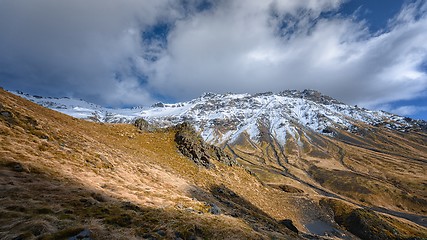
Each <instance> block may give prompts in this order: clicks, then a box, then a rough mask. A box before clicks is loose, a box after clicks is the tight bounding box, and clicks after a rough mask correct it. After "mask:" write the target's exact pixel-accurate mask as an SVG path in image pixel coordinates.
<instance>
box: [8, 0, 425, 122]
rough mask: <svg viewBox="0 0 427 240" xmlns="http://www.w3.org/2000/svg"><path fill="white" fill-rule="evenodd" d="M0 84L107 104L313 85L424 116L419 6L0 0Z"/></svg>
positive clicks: (378, 1)
mask: <svg viewBox="0 0 427 240" xmlns="http://www.w3.org/2000/svg"><path fill="white" fill-rule="evenodd" d="M0 86H2V87H4V88H6V89H9V90H21V91H24V92H28V93H31V94H38V95H44V96H69V97H76V98H82V99H85V100H88V101H91V102H95V103H98V104H101V105H104V106H112V107H123V106H133V105H149V104H152V103H153V102H157V101H166V102H174V101H184V100H189V99H192V98H194V97H197V96H199V95H201V94H202V93H203V92H218V93H225V92H236V93H241V92H249V93H256V92H265V91H273V92H278V91H281V90H285V89H298V90H303V89H316V90H319V91H321V92H323V93H324V94H327V95H329V96H332V97H334V98H337V99H339V100H341V101H344V102H346V103H349V104H358V105H361V106H365V107H368V108H373V109H384V110H387V111H391V112H394V113H398V114H402V115H405V116H411V117H415V118H422V119H426V120H427V1H423V0H419V1H416V0H411V1H404V0H375V1H372V0H180V1H179V0H156V1H152V0H121V1H118V0H73V1H68V0H31V1H30V0H0Z"/></svg>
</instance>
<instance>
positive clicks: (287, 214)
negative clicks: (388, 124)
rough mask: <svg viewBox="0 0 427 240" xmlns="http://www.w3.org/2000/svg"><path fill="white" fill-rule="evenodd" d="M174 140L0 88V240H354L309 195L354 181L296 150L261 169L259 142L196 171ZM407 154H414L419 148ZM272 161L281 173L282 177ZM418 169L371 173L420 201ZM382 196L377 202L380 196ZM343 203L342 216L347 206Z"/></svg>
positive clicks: (398, 226) (351, 161)
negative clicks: (316, 238)
mask: <svg viewBox="0 0 427 240" xmlns="http://www.w3.org/2000/svg"><path fill="white" fill-rule="evenodd" d="M174 137H175V130H173V129H170V130H163V131H160V130H159V131H154V132H144V131H140V130H138V129H137V128H136V127H134V126H132V125H127V124H102V123H92V122H87V121H83V120H78V119H75V118H71V117H69V116H66V115H63V114H60V113H57V112H54V111H52V110H49V109H45V108H43V107H40V106H38V105H36V104H33V103H31V102H28V101H26V100H24V99H22V98H19V97H16V96H14V95H12V94H10V93H7V92H5V91H3V90H0V141H1V145H0V189H1V191H0V216H1V217H0V239H68V238H70V237H75V236H77V235H79V234H80V236H83V235H90V237H91V238H92V239H144V238H145V239H299V238H310V237H312V235H313V234H319V235H324V232H322V231H323V230H320V231H319V230H318V228H319V225H320V226H324V229H325V230H328V231H329V232H332V233H334V234H335V237H347V238H350V239H351V238H356V237H355V236H354V235H352V234H351V233H349V232H348V231H347V229H348V228H349V227H347V226H346V225H345V224H340V223H339V222H338V221H336V219H334V214H332V213H331V211H334V210H335V209H336V207H335V205H333V204H331V203H330V202H328V199H329V198H326V197H325V196H323V195H322V194H319V192H318V191H317V190H316V189H317V188H324V187H325V188H330V189H335V188H339V186H340V185H339V184H338V185H337V183H336V182H334V180H333V179H331V176H337V177H341V178H342V181H347V180H345V178H346V177H348V178H351V179H356V178H354V176H353V175H351V176H347V175H346V174H341V173H340V174H337V173H336V172H333V171H338V170H334V169H332V168H327V167H325V166H323V165H321V164H320V163H318V164H316V160H315V159H314V157H313V156H311V158H309V157H310V154H309V153H310V152H315V151H313V150H309V149H307V150H306V152H301V150H300V149H297V148H295V149H294V150H293V151H296V153H295V154H296V155H295V156H299V157H300V158H299V159H297V158H292V157H289V156H294V155H292V154H290V155H289V156H288V155H286V156H284V157H283V162H281V161H279V162H272V160H271V159H269V158H264V161H267V162H266V163H262V164H259V161H261V160H260V159H263V158H262V156H263V154H269V156H275V154H277V152H276V153H275V152H274V150H275V149H274V148H275V147H277V146H273V147H271V146H269V145H268V144H266V145H264V146H263V147H262V148H260V149H259V150H257V151H260V152H258V153H256V151H254V150H253V149H251V148H249V147H246V148H244V147H241V148H236V149H234V150H233V151H235V152H238V154H240V155H242V156H243V153H244V154H245V155H244V156H246V157H244V156H243V157H242V158H241V159H240V160H242V159H243V158H244V159H245V161H243V160H242V161H241V162H242V163H244V166H233V167H230V166H226V165H224V164H222V163H220V162H215V166H216V167H215V168H212V169H206V168H203V167H199V166H197V165H196V164H194V162H192V161H190V160H189V159H188V158H187V157H185V156H183V155H182V154H181V153H180V152H179V151H178V149H177V146H176V143H175V141H174ZM312 139H314V138H312ZM322 141H324V146H325V149H326V150H328V149H332V148H329V146H334V147H333V149H336V152H332V151H331V152H329V153H327V154H330V155H328V156H332V157H331V159H332V160H330V161H333V159H334V158H333V156H335V155H337V156H338V155H339V153H340V149H341V148H342V146H340V145H339V143H334V142H330V141H326V140H322ZM353 147H354V148H357V146H353ZM414 148H419V149H421V150H420V151H424V150H423V148H424V144H423V143H419V144H418V145H417V146H414ZM289 149H291V150H292V148H291V147H290V148H289ZM291 150H290V151H291ZM345 150H346V155H345V157H344V160H343V161H344V163H348V165H349V166H352V167H353V168H354V169H357V171H362V170H361V169H362V167H365V168H366V169H370V167H371V168H372V166H371V165H369V164H364V163H362V164H360V161H358V160H357V157H359V158H363V157H364V156H365V155H368V154H372V153H371V151H363V152H362V154H365V155H356V152H357V151H356V150H355V151H350V148H345ZM245 151H246V152H245ZM248 151H254V152H252V153H251V152H248ZM325 154H326V153H325ZM353 155H354V156H353ZM247 156H250V157H247ZM257 156H258V157H257ZM375 156H378V155H375ZM363 159H364V158H363ZM269 161H270V162H269ZM402 161H403V160H402ZM378 163H379V164H381V162H380V161H379V160H378ZM358 164H359V165H358ZM396 164H398V165H396V166H397V167H398V166H401V164H400V163H399V162H398V163H396ZM399 164H400V165H399ZM281 165H283V166H285V167H288V175H286V174H283V166H281ZM332 165H333V164H332ZM332 165H328V166H332ZM390 166H394V165H390ZM390 166H389V165H387V166H384V168H385V169H388V168H389V167H390ZM414 166H415V165H414ZM248 168H250V169H251V171H249V170H248ZM344 170H345V169H344V168H343V169H341V170H339V171H344ZM423 170H425V165H423V164H420V167H418V168H416V167H414V168H413V169H410V171H413V172H414V174H412V175H411V176H410V177H409V178H407V177H402V176H401V175H398V174H396V172H390V173H384V172H378V173H375V174H373V176H374V177H372V179H374V180H375V181H377V179H379V178H380V177H382V178H386V180H384V181H383V180H381V181H380V182H381V184H383V185H381V187H384V188H390V191H393V190H394V188H392V187H393V186H395V185H393V184H392V180H391V179H398V180H399V179H402V181H400V183H399V184H402V186H403V187H405V189H410V191H411V192H410V193H411V194H412V195H408V196H413V195H414V196H417V197H419V198H420V199H424V198H425V195H423V194H425V184H424V185H423V186H419V184H420V183H423V182H424V183H425V176H424V175H422V174H420V172H422V171H423ZM325 171H326V172H325ZM327 171H330V172H327ZM408 171H409V170H408ZM310 174H311V175H310ZM381 174H383V175H381ZM409 175H410V174H409V173H408V176H409ZM291 176H293V178H292V177H291ZM363 179H365V178H363ZM340 181H341V180H340ZM361 181H362V180H361ZM319 183H320V184H319ZM360 184H361V185H363V186H361V187H365V188H368V190H369V191H371V192H372V191H374V190H372V186H371V185H369V187H368V186H367V185H366V184H371V183H365V182H363V181H362V182H360ZM373 184H375V183H374V182H373ZM395 188H396V189H397V187H395ZM360 189H362V188H360ZM378 189H380V188H378ZM398 189H400V188H398ZM344 190H345V191H344ZM344 190H343V192H342V193H341V192H340V193H339V194H340V195H339V196H340V198H342V199H344V200H345V198H349V199H350V200H351V199H356V198H357V199H359V200H360V201H361V197H364V198H365V200H364V201H365V202H366V201H370V202H375V201H377V200H376V198H378V197H379V196H380V194H371V195H372V196H371V195H369V194H370V193H369V194H368V195H369V197H368V196H365V195H366V194H365V195H363V196H362V195H361V196H359V195H357V196H356V193H357V194H359V193H358V192H361V193H360V194H364V192H366V190H363V191H362V190H361V191H353V190H352V191H349V193H348V194H346V193H345V192H346V191H348V190H346V189H344ZM356 190H357V189H356ZM375 191H376V190H375ZM378 191H382V190H378ZM336 192H338V190H336ZM354 192H356V193H354ZM384 196H385V197H381V196H380V200H381V201H385V199H386V198H387V197H388V196H390V195H384ZM402 196H403V195H402ZM399 199H400V200H399V203H400V204H401V206H402V208H405V209H407V210H409V211H412V212H415V211H420V206H421V208H422V207H423V206H424V205H423V204H424V203H421V205H417V204H414V200H413V199H412V198H411V197H409V199H406V200H405V199H403V197H402V198H399ZM378 201H379V200H378ZM405 201H406V202H405ZM326 203H327V204H326ZM375 203H376V202H375ZM387 203H388V202H387ZM345 204H346V205H344V206H346V207H344V208H345V209H353V208H356V209H357V207H356V206H355V205H352V204H351V203H345ZM391 204H392V206H397V205H396V204H397V203H396V204H395V203H394V202H393V203H391ZM393 204H394V205H393ZM340 206H341V205H340ZM331 209H332V210H331ZM424 209H425V208H424ZM335 211H336V210H335ZM346 211H347V210H346ZM369 216H371V215H369ZM388 217H389V218H392V219H393V221H391V220H390V221H389V222H390V223H388V224H389V225H391V226H392V228H393V229H395V230H396V234H397V235H396V236H399V237H402V238H403V237H409V236H420V237H427V234H426V232H427V231H426V229H425V228H423V227H421V226H418V225H415V224H412V223H410V222H408V221H405V220H402V219H400V220H399V219H396V218H393V217H391V216H388ZM290 220H292V223H293V224H290ZM322 224H323V225H322ZM346 224H347V223H346ZM293 226H295V227H296V228H297V229H298V231H299V233H298V234H297V233H296V232H294V231H295V228H294V227H293ZM291 229H293V230H294V231H292V230H291ZM310 232H311V233H310ZM325 238H327V237H325Z"/></svg>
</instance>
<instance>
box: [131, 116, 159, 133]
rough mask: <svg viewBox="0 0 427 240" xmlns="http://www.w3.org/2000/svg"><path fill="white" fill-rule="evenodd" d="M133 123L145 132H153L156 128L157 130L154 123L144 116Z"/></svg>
mask: <svg viewBox="0 0 427 240" xmlns="http://www.w3.org/2000/svg"><path fill="white" fill-rule="evenodd" d="M133 125H135V127H137V128H138V129H139V130H141V131H144V132H153V131H154V130H156V128H155V127H154V126H153V125H151V124H150V123H149V122H147V121H145V120H144V119H143V118H138V119H136V120H135V122H134V123H133Z"/></svg>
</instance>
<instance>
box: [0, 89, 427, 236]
mask: <svg viewBox="0 0 427 240" xmlns="http://www.w3.org/2000/svg"><path fill="white" fill-rule="evenodd" d="M2 98H3V99H2V103H3V102H8V101H9V102H8V106H7V107H6V108H5V109H8V110H7V111H9V112H12V113H13V115H14V116H18V115H19V116H21V118H22V119H23V120H22V121H17V122H18V123H19V122H21V123H19V124H18V127H14V126H15V125H16V123H15V124H12V123H13V122H14V121H12V120H10V121H12V123H8V121H9V120H8V117H7V116H6V117H3V119H2V123H3V125H4V126H3V127H2V129H4V131H5V133H4V134H2V137H4V139H5V143H7V144H5V145H4V146H2V147H3V149H4V150H3V153H4V154H5V156H13V161H12V162H19V163H20V164H23V166H27V165H30V166H33V165H34V164H35V165H36V167H41V168H42V169H44V171H46V170H47V169H46V168H47V166H49V167H48V169H51V170H49V171H53V172H54V173H55V174H54V175H55V176H61V178H63V177H64V176H66V177H67V179H68V178H70V179H72V180H73V182H77V183H79V184H81V183H85V184H86V185H87V184H89V187H90V189H95V190H97V191H101V192H102V193H103V194H105V195H107V196H110V197H113V198H118V199H121V200H122V201H130V202H132V203H133V204H136V205H137V206H144V208H145V207H148V208H149V209H154V210H156V209H159V208H160V209H167V210H168V211H167V212H169V211H171V212H175V215H174V216H179V215H180V214H182V212H188V211H189V212H190V213H191V212H192V210H188V209H189V207H188V206H190V207H191V209H193V210H194V209H201V210H197V211H202V212H203V211H208V210H203V209H205V208H206V206H207V205H206V203H207V204H208V205H209V204H210V203H213V204H215V206H219V208H220V209H222V211H223V213H225V215H219V216H216V215H215V216H211V215H209V214H202V215H201V216H198V215H196V216H194V215H192V214H189V216H190V217H186V218H185V220H183V221H184V222H187V221H189V220H194V221H196V222H198V221H200V219H201V220H203V221H204V223H211V221H219V222H220V223H221V224H219V225H218V228H215V230H213V231H214V232H216V233H217V234H229V233H228V232H227V231H228V230H227V231H226V233H224V232H222V231H220V230H218V229H219V228H222V227H220V226H225V225H228V224H230V222H229V221H231V222H232V223H233V226H236V228H237V229H240V230H239V231H238V232H237V233H235V234H238V235H233V236H237V237H238V238H242V237H243V236H245V237H244V238H247V237H248V236H250V238H259V237H261V238H263V237H272V236H278V237H279V238H287V237H289V238H295V235H292V232H289V231H288V230H287V228H286V227H285V228H284V229H282V227H283V226H286V224H285V222H287V221H284V222H283V221H282V222H280V221H281V220H284V219H292V220H293V224H294V225H295V226H296V227H297V229H298V230H299V231H302V232H305V233H309V234H316V235H321V236H326V235H329V236H331V235H333V236H335V237H338V238H353V237H354V236H353V235H352V234H350V233H349V232H348V231H346V230H351V231H353V230H352V226H353V227H354V223H353V225H352V224H349V223H348V222H352V221H350V220H351V219H359V220H360V219H363V218H364V217H368V219H365V220H366V221H364V222H370V223H372V225H373V226H388V227H387V228H385V229H392V230H393V231H394V232H396V233H398V234H397V235H396V236H390V237H389V239H395V238H398V237H401V238H402V236H424V237H425V235H426V229H425V227H422V226H419V225H414V223H417V224H420V225H423V224H424V226H425V214H426V213H425V211H426V210H425V209H427V208H426V206H427V205H426V199H427V193H426V186H427V184H426V183H427V181H426V176H425V172H426V170H427V169H426V159H427V149H426V144H425V142H426V140H427V137H426V133H425V130H424V129H425V123H424V122H422V121H414V120H410V119H405V118H402V117H398V116H395V115H391V114H387V113H384V112H372V111H368V110H364V109H360V108H357V107H351V106H347V105H344V104H342V103H340V102H338V101H336V100H334V99H331V98H329V97H326V96H322V95H320V94H319V93H317V92H313V91H305V92H296V91H288V92H283V93H280V94H269V93H268V94H260V95H235V94H226V95H216V94H206V95H204V96H202V97H201V98H199V99H195V100H193V101H190V102H186V103H179V104H156V106H153V107H150V108H140V109H133V110H129V111H132V114H129V115H127V116H128V117H129V116H132V117H129V118H127V117H125V118H124V119H126V121H130V119H133V118H134V117H135V116H143V117H144V119H146V120H147V121H149V122H150V123H151V124H153V125H154V127H152V129H155V126H162V127H164V126H170V125H173V124H175V123H181V122H183V121H188V122H190V123H191V124H193V125H194V126H195V127H196V129H197V130H198V131H199V132H200V133H201V134H202V136H203V138H204V139H205V140H207V141H208V142H210V143H214V144H216V145H218V146H220V147H221V148H223V149H224V150H225V151H226V152H228V154H229V155H230V156H232V157H233V158H234V159H235V160H237V162H239V163H240V164H241V165H242V166H241V167H239V166H236V167H227V166H225V165H223V164H221V163H218V164H216V165H217V166H218V167H217V168H215V169H211V170H205V169H201V168H199V167H197V166H196V165H194V163H192V162H191V161H189V159H187V158H185V157H183V156H182V155H180V154H179V153H178V151H177V148H176V145H175V144H176V143H175V142H174V135H175V132H174V131H175V130H170V129H169V130H154V131H152V132H141V131H138V130H137V129H135V128H134V127H133V126H130V125H123V124H114V125H109V124H107V125H106V124H99V123H90V122H86V121H81V120H77V119H74V120H73V119H72V118H69V117H66V116H63V115H60V114H58V113H55V112H52V111H48V110H46V109H43V108H40V107H38V106H36V105H34V104H30V103H28V102H25V101H23V100H21V99H19V98H16V97H14V96H13V95H10V94H7V93H4V94H2ZM37 99H44V98H37ZM54 101H56V100H55V99H54ZM77 104H79V103H77ZM73 108H74V107H73ZM73 108H70V107H69V106H65V109H73ZM2 111H3V110H2ZM13 111H16V113H15V112H13ZM108 111H110V110H106V112H108ZM117 111H120V110H117ZM110 113H111V112H110ZM6 115H8V114H6ZM110 116H115V115H114V114H110ZM26 117H30V119H36V122H37V126H32V124H31V122H33V121H32V120H28V119H27V118H26ZM95 120H106V118H97V119H95ZM22 122H23V123H22ZM39 128H40V129H39ZM40 131H41V132H40ZM11 136H13V137H11ZM43 139H47V141H46V140H43ZM2 140H3V139H2ZM44 141H46V144H47V147H45V146H44ZM17 143H25V144H24V145H23V146H22V149H23V150H18V149H17V148H16V144H17ZM61 144H62V145H61ZM20 146H21V144H20ZM43 149H45V150H44V151H43ZM70 149H71V153H73V154H68V152H63V151H66V150H70ZM53 153H54V154H53ZM57 154H59V155H57ZM22 155H24V156H27V157H26V158H22ZM27 158H28V159H27ZM55 159H61V161H60V162H56V161H54V160H55ZM8 164H9V163H8ZM8 164H6V165H8ZM9 165H10V164H9ZM9 165H8V166H9ZM140 169H143V170H142V171H141V170H140ZM83 173H84V174H83ZM153 176H156V177H153ZM104 182H107V183H108V184H106V185H107V186H104V185H103V183H104ZM110 184H111V185H112V186H111V187H109V186H108V185H110ZM177 184H178V185H177ZM135 185H136V186H138V187H135ZM102 186H104V187H102ZM147 189H149V190H147ZM150 190H151V191H150ZM171 196H172V197H171ZM329 198H332V199H334V201H335V200H336V201H339V202H340V203H339V204H336V203H335V202H333V201H329V200H325V199H329ZM342 206H345V207H342ZM359 207H363V208H359ZM343 208H344V209H345V211H343V210H342V209H343ZM351 209H356V210H357V209H359V210H357V211H356V210H351ZM360 209H362V210H360ZM369 209H371V210H375V212H376V213H375V212H369V211H370V210H369ZM7 211H8V210H7ZM209 211H210V210H209ZM331 211H332V212H333V213H334V214H333V215H331ZM360 211H368V212H367V213H365V212H363V214H361V213H360ZM160 212H163V210H162V211H160ZM379 212H386V213H387V214H388V215H382V214H378V213H379ZM168 214H169V213H168ZM187 215H188V214H187ZM187 215H186V214H184V216H187ZM377 215H378V217H377ZM169 216H170V215H169ZM331 216H335V218H334V217H331ZM337 216H340V218H337ZM391 216H394V217H391ZM91 217H92V218H95V219H96V217H97V216H91ZM211 217H213V218H211ZM395 217H399V219H400V220H397V218H395ZM341 218H343V219H344V220H343V219H341ZM348 219H350V220H348ZM373 219H376V220H375V221H374V220H373ZM378 219H380V220H378ZM97 221H99V218H98V220H97ZM162 221H164V222H168V221H167V220H162ZM194 221H189V222H194ZM384 221H385V223H384ZM396 221H397V222H396ZM401 221H403V222H404V223H402V222H401ZM101 222H102V223H105V219H103V220H102V219H101ZM222 223H223V224H222ZM288 223H289V222H288ZM80 224H81V225H84V224H82V223H80ZM180 224H182V223H180ZM375 224H377V225H375ZM384 224H385V225H384ZM130 225H132V224H130ZM166 225H167V227H168V231H167V233H168V234H169V235H168V236H171V234H173V232H174V231H176V230H174V228H176V226H173V225H172V226H171V225H170V224H166ZM184 225H185V226H188V224H184ZM207 225H209V224H207ZM356 225H357V224H356ZM79 226H80V225H79ZM107 226H108V227H110V225H108V224H107ZM132 226H133V225H132ZM156 226H157V225H156ZM197 226H198V227H197V229H200V228H201V229H203V231H202V232H203V234H204V235H202V236H205V237H206V236H212V237H214V238H221V237H220V236H221V235H209V234H215V233H214V232H211V231H210V230H209V229H206V227H204V226H199V225H197ZM280 226H282V227H280ZM357 226H359V227H360V224H359V225H357ZM102 227H104V225H102ZM154 228H155V227H154ZM379 228H381V229H382V227H379ZM171 229H172V230H171ZM192 229H193V230H194V227H192ZM211 230H212V229H211ZM120 231H122V230H120ZM132 231H134V232H131V233H129V234H133V235H135V234H136V233H135V231H136V230H135V229H134V228H133V227H132ZM189 231H190V230H188V229H187V231H186V234H190V235H191V234H194V233H192V232H191V231H190V233H188V232H189ZM217 231H218V232H217ZM370 231H371V232H372V231H373V229H370ZM393 231H391V232H393ZM179 232H182V230H179ZM368 232H369V231H368ZM353 233H354V234H356V235H357V236H359V237H361V238H364V239H370V237H366V236H365V235H360V233H357V232H353ZM388 233H390V232H387V233H385V232H384V234H386V235H387V234H388ZM147 234H148V233H147ZM239 234H243V235H239ZM358 234H359V235H358ZM378 235H381V234H380V233H378ZM386 235H384V236H386ZM135 236H136V235H135ZM156 236H157V235H156ZM299 236H300V237H307V236H308V235H303V234H302V235H301V234H300V235H299ZM387 236H388V235H387ZM157 237H158V236H157Z"/></svg>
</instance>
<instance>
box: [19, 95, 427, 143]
mask: <svg viewBox="0 0 427 240" xmlns="http://www.w3.org/2000/svg"><path fill="white" fill-rule="evenodd" d="M15 94H18V95H20V96H22V97H25V98H27V99H29V100H31V101H33V102H35V103H38V104H40V105H42V106H45V107H48V108H51V109H54V110H57V111H60V112H62V113H65V114H68V115H71V116H73V117H77V118H84V119H90V120H94V121H101V122H132V121H133V120H134V119H136V118H141V117H142V118H144V119H145V120H147V121H148V122H149V123H151V124H154V125H156V126H159V127H166V126H171V125H174V124H178V123H182V122H184V121H187V122H190V123H191V124H193V125H194V126H195V127H196V128H197V129H198V130H199V131H200V133H201V135H202V137H203V138H204V139H205V140H206V141H208V142H211V143H216V144H221V143H226V142H227V143H232V142H235V141H237V140H238V138H239V137H240V136H241V135H242V134H243V135H246V136H248V137H249V138H250V139H251V140H252V141H254V142H257V141H258V140H259V139H260V137H261V135H262V133H263V132H267V133H268V134H269V135H271V136H272V137H273V138H274V139H275V140H276V141H277V142H279V143H280V144H282V145H284V144H285V143H286V141H287V139H289V138H293V139H295V140H297V141H298V138H299V135H300V132H301V131H302V132H307V131H309V132H313V133H320V134H323V135H328V136H334V129H339V130H344V131H348V132H353V133H355V132H357V131H358V130H359V128H369V127H370V126H379V127H385V128H388V129H393V130H398V131H401V132H405V131H411V130H420V129H424V130H425V129H426V126H427V124H426V122H424V121H417V120H412V119H409V118H405V117H401V116H397V115H394V114H390V113H387V112H383V111H371V110H367V109H364V108H359V107H357V106H350V105H346V104H344V103H342V102H339V101H337V100H335V99H333V98H331V97H328V96H325V95H322V94H321V93H319V92H317V91H314V90H304V91H302V92H301V91H296V90H288V91H283V92H280V93H278V94H274V93H271V92H268V93H260V94H253V95H251V94H214V93H205V94H204V95H202V96H201V97H199V98H197V99H194V100H191V101H188V102H182V103H176V104H163V103H157V104H155V105H153V106H151V107H140V108H133V109H109V108H104V107H101V106H98V105H95V104H92V103H87V102H85V101H83V100H75V99H69V98H44V97H39V96H30V95H26V94H23V93H20V92H17V93H15Z"/></svg>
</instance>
